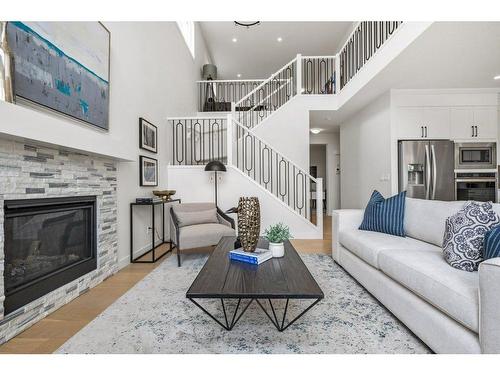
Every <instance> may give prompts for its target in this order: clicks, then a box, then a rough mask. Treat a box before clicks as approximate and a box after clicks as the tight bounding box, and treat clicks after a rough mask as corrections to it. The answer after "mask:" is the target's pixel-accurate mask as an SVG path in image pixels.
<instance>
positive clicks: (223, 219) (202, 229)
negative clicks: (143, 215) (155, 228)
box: [170, 203, 236, 267]
mask: <svg viewBox="0 0 500 375" xmlns="http://www.w3.org/2000/svg"><path fill="white" fill-rule="evenodd" d="M170 217H171V228H170V233H172V242H173V246H174V247H175V248H176V249H177V265H178V266H179V267H180V266H181V251H182V250H185V249H195V248H199V247H207V246H215V245H217V244H218V243H219V241H220V239H221V238H222V237H224V236H235V235H236V231H235V230H234V220H233V219H232V218H230V217H229V216H227V215H226V214H224V213H223V212H222V211H221V210H220V209H219V208H218V207H216V206H215V204H213V203H182V204H177V205H173V206H172V207H171V208H170Z"/></svg>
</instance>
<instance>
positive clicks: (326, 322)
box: [57, 254, 430, 353]
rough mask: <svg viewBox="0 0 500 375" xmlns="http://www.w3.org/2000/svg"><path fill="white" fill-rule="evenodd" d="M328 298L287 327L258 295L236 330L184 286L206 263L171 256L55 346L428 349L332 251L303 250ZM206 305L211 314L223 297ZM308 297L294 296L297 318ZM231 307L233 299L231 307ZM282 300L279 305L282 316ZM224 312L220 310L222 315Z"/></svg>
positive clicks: (64, 349)
mask: <svg viewBox="0 0 500 375" xmlns="http://www.w3.org/2000/svg"><path fill="white" fill-rule="evenodd" d="M302 258H303V260H304V262H305V264H306V266H307V267H308V268H309V270H310V271H311V273H312V274H313V276H314V277H315V279H316V280H317V282H318V284H319V285H320V287H321V289H322V290H323V292H324V293H325V298H324V299H323V300H322V301H320V302H319V303H318V304H317V305H316V306H314V307H313V308H312V309H311V310H310V311H309V312H307V314H305V315H304V316H302V317H301V318H300V319H299V320H298V321H297V322H295V323H294V324H293V325H292V326H290V327H289V328H288V329H287V330H285V331H284V332H278V331H277V330H276V328H275V327H274V326H273V325H272V323H271V322H270V321H269V320H268V318H267V317H266V316H265V314H264V312H263V311H262V310H261V308H260V307H259V306H258V305H257V304H256V303H255V302H253V303H252V304H251V305H250V307H249V308H248V310H247V311H246V313H245V314H244V315H243V317H242V318H241V320H240V321H239V322H238V323H237V324H236V326H235V327H234V328H233V330H232V331H226V330H224V329H223V328H222V327H220V326H219V325H218V324H217V323H215V322H214V321H213V320H211V319H210V317H208V316H207V315H205V314H204V313H203V312H202V311H201V310H200V309H199V308H198V307H196V306H195V305H194V304H193V303H192V302H191V301H189V300H188V299H186V297H185V293H186V291H187V289H188V288H189V286H190V285H191V283H192V282H193V280H194V278H195V277H196V275H197V273H198V272H199V270H200V269H201V267H202V266H203V264H204V263H205V261H206V259H207V256H206V255H205V256H204V255H189V256H186V257H185V260H183V262H182V267H180V268H179V267H177V261H176V259H175V257H169V258H168V259H167V260H165V261H164V262H163V263H162V264H161V265H160V266H159V267H157V268H156V269H155V270H154V271H153V272H151V273H150V274H149V275H147V276H146V277H145V278H144V279H143V280H141V281H140V282H139V283H137V284H136V285H135V286H134V287H133V288H132V289H130V290H129V291H128V292H127V293H126V294H124V295H123V296H122V297H121V298H119V299H118V300H117V301H116V302H114V303H113V304H112V305H111V306H110V307H109V308H108V309H106V310H105V311H104V312H103V313H102V314H100V315H99V316H98V317H96V318H95V319H94V320H93V321H92V322H90V323H89V324H88V325H87V326H86V327H84V328H83V329H82V330H81V331H79V332H78V333H77V334H76V335H75V336H73V337H72V338H71V339H70V340H68V341H67V342H66V343H65V344H64V345H63V346H61V347H60V348H59V349H58V350H57V353H429V352H430V350H429V348H428V347H427V346H426V345H425V344H423V343H422V342H421V341H420V340H419V339H418V338H417V337H415V336H414V335H413V334H412V333H411V332H410V331H409V330H408V329H407V328H406V327H405V326H404V325H403V324H402V323H401V322H399V321H398V320H397V319H396V318H395V317H394V316H393V315H392V314H391V313H390V312H389V311H388V310H387V309H385V308H384V307H383V306H382V305H381V304H380V303H379V302H378V301H377V300H376V299H375V298H373V297H372V296H371V295H370V294H369V293H368V292H367V291H366V290H365V289H364V288H363V287H362V286H361V285H359V284H358V283H357V282H356V281H355V280H354V279H353V278H352V277H350V276H349V275H348V274H347V273H346V272H345V271H344V270H343V269H342V268H341V267H339V266H338V265H337V264H335V263H334V262H333V260H332V258H331V257H330V256H327V255H319V254H311V255H302ZM202 302H203V305H204V306H205V307H207V309H208V310H209V311H211V312H213V313H216V312H217V311H220V301H213V302H210V303H207V302H205V301H202ZM309 303H310V302H307V301H304V302H300V303H297V302H295V301H293V302H290V306H289V312H288V315H287V316H290V317H293V316H294V314H297V313H299V312H300V311H301V310H302V309H304V308H305V307H307V305H308V304H309ZM232 308H234V306H228V310H229V311H233V310H232ZM283 308H284V306H280V304H278V307H277V310H278V311H277V315H278V316H281V314H282V312H283ZM218 317H219V318H220V319H221V320H222V319H223V316H222V313H219V316H218Z"/></svg>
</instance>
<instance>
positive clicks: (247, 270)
mask: <svg viewBox="0 0 500 375" xmlns="http://www.w3.org/2000/svg"><path fill="white" fill-rule="evenodd" d="M235 240H236V238H235V237H224V238H222V239H221V240H220V242H219V244H218V245H217V247H216V248H215V250H214V252H213V253H212V255H210V257H209V258H208V260H207V262H206V263H205V265H204V266H203V268H202V269H201V271H200V273H199V274H198V276H197V277H196V279H195V280H194V282H193V284H192V285H191V287H190V288H189V290H188V291H187V293H186V298H189V300H190V301H192V302H193V303H194V304H195V305H196V306H198V307H199V308H200V309H201V310H202V311H203V312H205V313H206V314H207V315H208V316H210V317H211V318H212V319H213V320H214V321H215V322H217V323H218V324H219V325H220V326H222V327H223V328H225V329H226V330H228V331H230V330H231V329H233V327H234V326H235V325H236V323H237V322H238V321H239V320H240V318H241V317H242V316H243V314H244V313H245V311H246V310H247V309H248V307H249V306H250V304H251V303H252V302H253V301H255V302H256V303H257V304H258V305H259V306H260V307H261V308H262V310H263V311H264V313H265V314H266V315H267V317H268V318H269V319H270V320H271V322H272V323H273V324H274V326H275V327H276V329H278V331H280V332H282V331H284V330H285V329H287V328H288V327H290V325H291V324H293V323H294V322H295V321H297V319H299V318H300V317H301V316H302V315H304V314H305V313H306V312H307V311H309V310H310V309H311V308H312V307H313V306H314V305H316V304H317V303H318V302H319V301H320V300H322V299H323V297H324V294H323V291H322V290H321V289H320V287H319V285H318V283H317V282H316V280H314V278H313V277H312V275H311V273H310V272H309V270H308V269H307V267H306V266H305V264H304V262H303V261H302V259H301V258H300V256H299V254H298V253H297V251H296V250H295V249H294V247H293V246H292V244H291V243H290V242H289V241H287V242H285V256H284V257H282V258H273V259H270V260H268V261H266V262H264V263H262V264H260V265H258V266H257V265H252V264H247V263H243V262H238V261H234V260H233V261H232V260H230V259H229V255H228V252H229V251H230V250H233V249H234V243H235ZM258 247H261V248H267V241H265V240H263V239H261V240H260V241H259V245H258ZM195 299H220V302H221V307H222V313H223V314H224V321H222V322H221V321H220V320H219V319H217V318H216V317H215V316H214V315H212V314H211V313H209V312H208V311H207V310H206V309H205V308H204V307H202V306H201V305H200V303H199V302H197V301H196V300H195ZM228 299H233V300H234V299H237V300H238V301H237V305H236V308H235V310H234V312H233V314H232V317H231V316H229V319H228V311H227V309H226V305H225V304H224V300H228ZM277 299H286V304H285V309H284V313H283V317H282V319H281V320H279V319H278V317H277V314H276V309H275V308H274V306H273V304H272V300H277ZM296 299H307V300H312V301H313V302H312V303H311V304H310V305H309V307H307V308H306V309H305V310H304V311H302V312H301V313H300V314H299V315H297V316H296V317H295V318H293V319H291V320H288V321H287V320H286V315H287V311H288V304H289V301H290V300H296ZM242 300H245V301H244V302H243V304H242ZM261 300H267V301H268V302H269V306H270V307H271V312H268V311H267V310H266V308H265V307H264V306H263V304H262V302H261ZM243 306H244V307H243ZM240 308H241V311H240ZM238 312H239V314H238ZM221 315H222V314H221Z"/></svg>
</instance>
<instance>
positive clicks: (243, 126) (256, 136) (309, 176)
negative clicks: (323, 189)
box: [232, 118, 316, 182]
mask: <svg viewBox="0 0 500 375" xmlns="http://www.w3.org/2000/svg"><path fill="white" fill-rule="evenodd" d="M232 120H233V122H234V123H235V125H236V126H238V127H240V128H241V129H243V130H245V131H246V132H247V133H250V134H251V135H252V136H253V137H255V139H258V140H259V141H260V142H261V143H262V144H264V145H266V146H267V147H268V148H270V149H272V150H274V147H273V146H271V145H270V144H269V143H268V142H266V141H264V140H263V139H262V138H261V137H259V136H258V135H257V134H255V132H254V131H253V130H252V129H249V128H247V127H246V126H245V125H243V124H242V123H240V122H239V121H238V120H236V119H235V118H233V119H232ZM274 152H275V153H276V154H278V155H280V156H281V157H282V158H283V159H285V160H286V161H288V162H289V163H290V164H292V165H293V166H294V167H295V168H297V169H298V170H299V171H301V172H302V173H303V174H304V175H305V176H306V177H308V178H309V179H311V180H312V181H313V182H316V178H314V177H313V176H311V175H310V174H309V173H308V172H306V171H305V170H304V169H303V168H301V167H299V166H298V165H296V164H295V163H294V162H293V161H291V160H290V159H289V158H287V157H286V156H284V155H283V154H282V153H281V152H278V151H276V150H274Z"/></svg>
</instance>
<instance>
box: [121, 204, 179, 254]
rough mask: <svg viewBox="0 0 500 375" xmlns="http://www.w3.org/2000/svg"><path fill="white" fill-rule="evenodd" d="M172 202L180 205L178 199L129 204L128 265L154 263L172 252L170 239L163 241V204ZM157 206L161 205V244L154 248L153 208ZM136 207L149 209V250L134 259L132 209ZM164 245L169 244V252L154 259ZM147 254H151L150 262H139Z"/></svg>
mask: <svg viewBox="0 0 500 375" xmlns="http://www.w3.org/2000/svg"><path fill="white" fill-rule="evenodd" d="M173 202H179V203H181V200H180V199H172V200H168V201H163V200H155V201H152V202H146V203H139V202H132V203H130V263H155V262H156V261H157V260H159V259H161V258H163V257H164V256H165V255H167V254H168V253H169V252H171V251H172V241H171V240H170V239H169V240H168V241H165V204H169V203H173ZM157 205H161V207H162V211H161V228H162V229H161V231H162V236H161V242H160V243H159V244H156V246H155V232H156V227H155V207H156V206H157ZM136 206H148V207H151V248H150V249H149V250H148V251H146V252H145V253H143V254H141V255H139V256H137V257H134V207H136ZM165 243H169V245H170V248H169V250H168V251H165V252H164V253H163V254H161V255H160V256H159V257H156V249H157V248H158V247H160V246H161V245H163V244H165ZM149 253H152V257H151V260H140V258H142V257H144V256H145V255H146V254H149Z"/></svg>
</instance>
